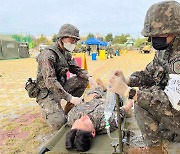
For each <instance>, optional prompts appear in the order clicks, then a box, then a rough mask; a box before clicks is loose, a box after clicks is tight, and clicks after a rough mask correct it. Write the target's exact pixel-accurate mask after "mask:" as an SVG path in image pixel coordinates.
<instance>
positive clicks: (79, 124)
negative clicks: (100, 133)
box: [66, 115, 95, 152]
mask: <svg viewBox="0 0 180 154" xmlns="http://www.w3.org/2000/svg"><path fill="white" fill-rule="evenodd" d="M94 136H95V129H94V126H93V123H92V121H91V119H90V118H89V116H87V115H84V116H82V117H81V118H80V119H78V120H76V121H75V122H74V123H73V125H72V128H71V130H70V131H69V132H68V133H67V135H66V148H67V149H69V150H70V149H73V148H74V149H75V150H77V151H81V152H83V151H87V150H89V149H90V148H91V142H92V138H93V137H94Z"/></svg>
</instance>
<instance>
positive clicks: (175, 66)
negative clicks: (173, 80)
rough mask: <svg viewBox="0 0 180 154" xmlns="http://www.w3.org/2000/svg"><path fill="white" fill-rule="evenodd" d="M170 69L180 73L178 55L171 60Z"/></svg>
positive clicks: (179, 58)
mask: <svg viewBox="0 0 180 154" xmlns="http://www.w3.org/2000/svg"><path fill="white" fill-rule="evenodd" d="M170 65H171V70H172V71H173V72H174V73H175V74H180V57H178V58H175V59H174V60H172V61H171V64H170Z"/></svg>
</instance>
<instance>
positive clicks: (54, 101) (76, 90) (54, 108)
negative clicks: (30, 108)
mask: <svg viewBox="0 0 180 154" xmlns="http://www.w3.org/2000/svg"><path fill="white" fill-rule="evenodd" d="M87 85H88V80H87V79H83V78H81V77H78V76H74V77H71V78H69V79H68V80H67V82H66V83H65V85H64V89H65V90H66V91H67V92H68V93H70V94H71V95H72V96H75V97H81V96H82V94H83V93H84V90H85V89H86V87H87ZM37 103H38V104H39V105H40V107H41V109H42V113H43V115H44V117H45V119H46V122H47V124H48V125H49V126H51V127H52V128H53V129H54V130H58V129H60V128H61V127H62V126H63V124H64V123H65V122H66V115H65V114H64V110H63V108H62V106H61V97H59V95H58V96H57V95H56V94H52V93H49V94H48V95H47V97H45V98H43V99H40V100H38V101H37Z"/></svg>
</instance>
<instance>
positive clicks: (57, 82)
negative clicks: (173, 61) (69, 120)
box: [36, 26, 88, 129]
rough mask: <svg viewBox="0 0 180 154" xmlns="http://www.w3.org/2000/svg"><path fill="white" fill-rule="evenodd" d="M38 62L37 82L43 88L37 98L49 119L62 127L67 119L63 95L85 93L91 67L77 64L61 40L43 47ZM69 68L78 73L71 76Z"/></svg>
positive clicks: (53, 124)
mask: <svg viewBox="0 0 180 154" xmlns="http://www.w3.org/2000/svg"><path fill="white" fill-rule="evenodd" d="M62 27H63V26H62ZM66 27H67V26H65V28H66ZM37 62H38V73H37V86H38V88H39V89H40V92H39V94H38V96H37V99H36V100H37V103H38V104H39V105H40V106H41V108H42V112H43V114H44V116H45V119H46V121H47V123H48V124H49V125H50V126H51V127H52V128H53V129H59V128H61V126H62V125H63V124H64V123H65V121H66V117H65V114H64V111H63V109H62V106H61V99H65V100H66V101H68V102H69V101H70V100H71V98H72V96H75V97H80V96H82V94H83V92H84V90H85V88H86V87H87V85H88V77H87V71H85V70H83V69H81V68H80V67H79V66H77V64H76V62H75V60H74V59H73V58H72V56H71V54H70V52H68V51H63V50H62V49H61V48H60V47H59V45H58V43H55V44H54V45H53V46H51V47H49V48H48V49H46V50H44V51H42V52H41V53H40V54H39V55H38V57H37ZM67 71H70V72H71V73H73V74H76V75H77V76H74V77H71V78H69V79H67V76H66V72H67Z"/></svg>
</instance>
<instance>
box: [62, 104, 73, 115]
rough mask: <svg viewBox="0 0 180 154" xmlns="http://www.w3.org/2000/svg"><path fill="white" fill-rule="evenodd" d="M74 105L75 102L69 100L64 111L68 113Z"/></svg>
mask: <svg viewBox="0 0 180 154" xmlns="http://www.w3.org/2000/svg"><path fill="white" fill-rule="evenodd" d="M73 107H74V104H72V103H70V102H67V104H66V106H65V107H64V113H65V114H68V112H69V111H70V110H71V109H72V108H73Z"/></svg>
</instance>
